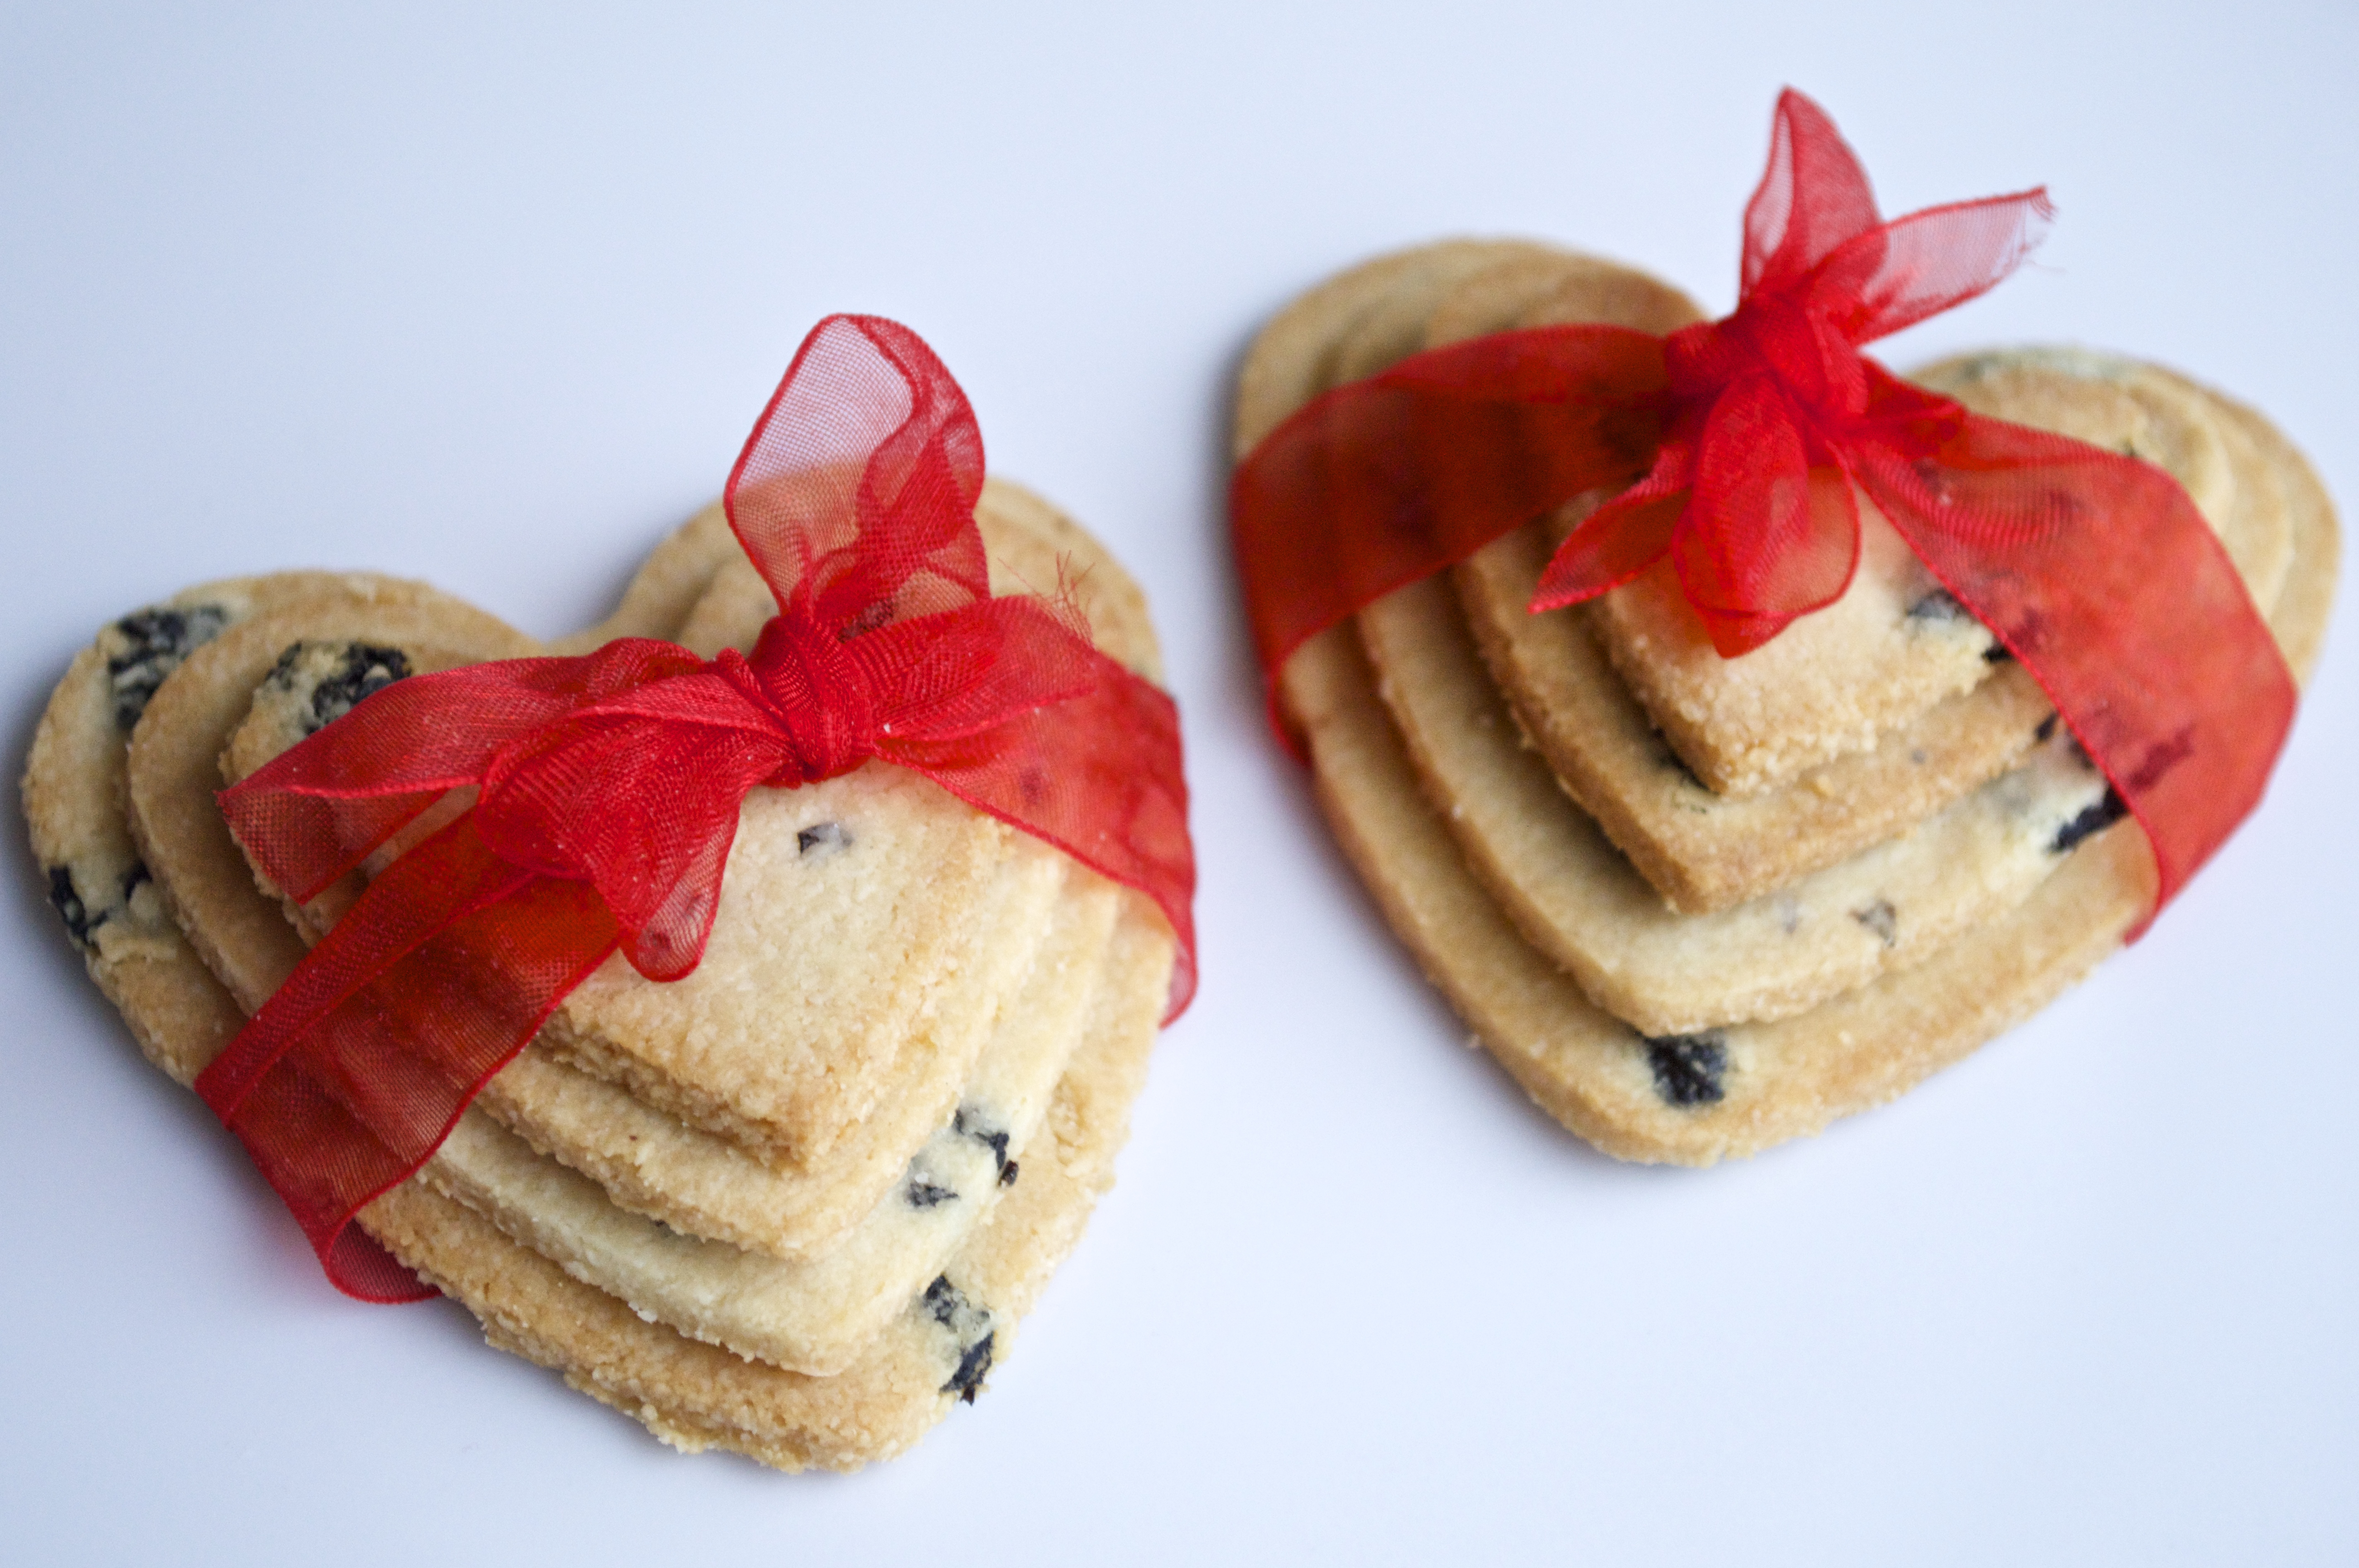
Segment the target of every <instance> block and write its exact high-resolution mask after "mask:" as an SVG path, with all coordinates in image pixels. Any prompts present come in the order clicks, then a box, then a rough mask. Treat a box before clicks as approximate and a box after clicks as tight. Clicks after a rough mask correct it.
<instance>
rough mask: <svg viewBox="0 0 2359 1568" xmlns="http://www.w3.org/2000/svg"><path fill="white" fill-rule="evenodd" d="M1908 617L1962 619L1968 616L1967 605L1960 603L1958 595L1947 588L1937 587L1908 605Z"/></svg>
mask: <svg viewBox="0 0 2359 1568" xmlns="http://www.w3.org/2000/svg"><path fill="white" fill-rule="evenodd" d="M1908 618H1909V619H1910V620H1912V621H1962V620H1963V619H1965V618H1966V607H1965V606H1964V605H1963V604H1960V603H1958V596H1957V595H1956V594H1955V593H1951V592H1950V591H1949V590H1948V589H1947V588H1936V589H1934V590H1933V591H1932V592H1931V593H1927V594H1925V595H1923V596H1922V597H1920V598H1919V599H1918V601H1917V602H1916V603H1915V604H1911V605H1909V606H1908Z"/></svg>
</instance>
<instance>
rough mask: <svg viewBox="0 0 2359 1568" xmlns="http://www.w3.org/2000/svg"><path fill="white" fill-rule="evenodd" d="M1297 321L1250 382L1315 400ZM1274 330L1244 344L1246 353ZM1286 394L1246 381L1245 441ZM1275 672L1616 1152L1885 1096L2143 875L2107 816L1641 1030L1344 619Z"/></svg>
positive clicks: (2304, 591) (1372, 827)
mask: <svg viewBox="0 0 2359 1568" xmlns="http://www.w3.org/2000/svg"><path fill="white" fill-rule="evenodd" d="M1365 270H1366V269H1361V272H1362V273H1364V272H1365ZM1354 276H1359V274H1347V275H1345V277H1346V279H1349V278H1353V277H1354ZM1339 281H1340V280H1339ZM1329 288H1330V289H1333V288H1334V286H1333V285H1330V286H1329ZM1339 292H1346V293H1347V292H1348V291H1339ZM1317 298H1318V296H1317V293H1316V292H1314V295H1312V296H1309V297H1306V299H1309V300H1312V301H1316V300H1317ZM1365 308H1366V306H1365V303H1364V301H1359V300H1348V299H1339V298H1336V297H1335V296H1334V295H1331V296H1330V298H1329V299H1327V300H1326V301H1324V302H1323V303H1321V308H1320V309H1319V310H1315V311H1312V312H1310V316H1313V317H1323V319H1324V321H1325V323H1326V327H1327V330H1330V331H1336V332H1342V331H1347V330H1348V323H1349V321H1350V320H1351V318H1352V316H1353V314H1355V313H1356V311H1357V310H1361V309H1365ZM1288 314H1289V315H1291V314H1293V311H1292V310H1289V312H1288ZM1291 326H1292V328H1293V331H1292V332H1291V334H1290V336H1289V337H1288V341H1287V343H1286V344H1285V345H1281V346H1284V347H1285V349H1286V353H1285V354H1284V355H1283V356H1282V357H1283V358H1284V360H1285V363H1282V364H1275V365H1261V366H1259V367H1258V381H1259V384H1260V385H1262V386H1264V387H1272V386H1290V387H1294V388H1296V389H1297V390H1298V392H1299V395H1301V396H1302V397H1306V398H1307V397H1309V396H1311V395H1315V393H1316V392H1317V391H1318V390H1319V389H1320V388H1319V387H1318V385H1317V377H1316V374H1315V372H1314V371H1313V370H1312V369H1310V368H1309V366H1310V365H1314V364H1315V363H1317V362H1318V361H1317V360H1316V358H1310V359H1306V358H1305V356H1304V354H1303V353H1302V348H1301V345H1306V344H1315V343H1317V342H1318V340H1319V334H1318V332H1315V331H1310V330H1306V328H1305V318H1303V317H1298V318H1297V319H1296V320H1295V321H1293V322H1292V323H1291ZM1264 349H1265V344H1264V343H1257V344H1256V349H1255V350H1254V351H1253V353H1252V354H1249V355H1248V365H1249V366H1252V365H1254V362H1255V360H1256V359H1257V358H1259V357H1261V356H1262V355H1263V354H1264ZM1330 358H1331V360H1332V356H1330ZM1242 379H1243V378H1241V381H1242ZM1286 411H1287V410H1286V409H1285V408H1281V407H1277V406H1275V405H1274V404H1273V403H1271V402H1269V401H1262V402H1259V403H1256V404H1251V405H1249V404H1248V403H1247V401H1246V400H1245V398H1244V397H1243V396H1242V395H1241V396H1240V399H1239V404H1238V420H1237V438H1238V450H1239V452H1240V453H1242V452H1245V451H1248V450H1250V448H1251V446H1252V444H1253V442H1254V441H1256V440H1257V439H1258V436H1259V434H1260V433H1262V431H1263V430H1266V428H1267V427H1268V426H1269V425H1271V424H1275V423H1276V422H1277V419H1282V418H1283V417H1284V415H1285V413H1286ZM2301 472H2302V474H2304V475H2306V474H2307V470H2306V468H2305V469H2303V470H2302V471H2301ZM2306 495H2307V497H2308V500H2307V502H2306V504H2304V505H2302V506H2296V507H2295V509H2294V510H2295V515H2296V522H2297V527H2296V543H2295V561H2294V565H2293V567H2292V569H2291V571H2290V572H2289V575H2288V590H2287V592H2286V593H2284V595H2283V597H2282V598H2281V600H2280V603H2279V605H2278V608H2277V615H2276V616H2275V617H2274V619H2273V623H2272V626H2273V629H2274V630H2275V631H2276V632H2277V635H2278V637H2279V640H2280V643H2281V645H2282V646H2283V647H2284V648H2285V649H2286V651H2287V653H2288V659H2290V660H2291V661H2292V662H2293V663H2294V665H2295V668H2296V669H2297V670H2298V671H2300V672H2303V673H2306V672H2307V670H2308V668H2309V666H2310V662H2311V660H2312V659H2314V657H2315V653H2316V649H2317V646H2318V638H2319V635H2320V631H2321V627H2322V626H2323V622H2324V617H2325V610H2326V604H2327V600H2328V598H2329V596H2330V594H2331V580H2332V572H2333V567H2334V561H2335V555H2336V545H2335V529H2334V524H2333V519H2332V512H2331V509H2330V508H2329V507H2328V506H2326V505H2325V502H2324V496H2323V493H2322V492H2321V491H2317V490H2316V489H2315V488H2314V481H2313V482H2312V484H2311V487H2310V488H2309V489H2308V490H2307V491H2306ZM1535 618H1538V617H1535ZM1280 681H1281V685H1280V691H1281V697H1282V700H1283V701H1284V702H1285V703H1286V706H1287V710H1288V714H1289V715H1290V717H1291V718H1292V719H1293V721H1294V722H1295V723H1297V724H1299V725H1301V727H1302V730H1303V734H1304V735H1305V738H1306V741H1307V743H1308V745H1309V747H1310V754H1311V760H1312V766H1313V769H1314V775H1315V780H1316V784H1317V789H1318V794H1319V798H1320V800H1321V806H1322V807H1323V808H1324V810H1325V811H1326V813H1327V815H1328V817H1329V820H1330V822H1331V823H1332V825H1333V827H1334V829H1335V832H1336V834H1337V837H1338V839H1339V840H1340V841H1341V842H1342V843H1343V846H1344V849H1345V851H1346V853H1347V854H1348V855H1350V857H1351V858H1352V859H1353V863H1354V864H1355V866H1357V867H1358V868H1359V871H1360V873H1361V876H1362V877H1363V879H1364V881H1365V882H1366V883H1367V884H1368V886H1369V887H1370V888H1371V890H1372V891H1373V892H1374V893H1375V897H1376V898H1377V900H1378V902H1379V904H1380V905H1381V906H1382V907H1383V909H1385V912H1386V917H1387V919H1388V920H1390V921H1391V922H1392V924H1393V926H1394V928H1395V929H1396V931H1398V932H1399V934H1400V935H1401V937H1402V939H1403V940H1404V941H1405V942H1408V945H1409V946H1410V948H1411V950H1412V951H1413V952H1415V953H1417V955H1418V957H1419V962H1420V963H1421V964H1422V965H1423V966H1424V967H1425V969H1426V971H1427V973H1428V974H1429V975H1431V976H1432V977H1433V979H1434V981H1435V983H1436V984H1437V985H1439V986H1440V988H1441V990H1442V991H1443V992H1444V994H1445V995H1446V996H1449V997H1450V999H1451V1002H1452V1004H1453V1006H1455V1007H1457V1009H1458V1011H1459V1012H1460V1014H1461V1016H1462V1017H1463V1018H1466V1019H1467V1021H1468V1022H1469V1023H1470V1024H1471V1025H1472V1026H1473V1029H1475V1031H1476V1034H1477V1037H1478V1038H1479V1039H1481V1040H1483V1042H1484V1044H1485V1045H1486V1046H1487V1047H1488V1048H1489V1049H1490V1050H1491V1051H1492V1052H1493V1054H1494V1055H1495V1056H1496V1057H1497V1058H1498V1059H1499V1060H1500V1062H1502V1064H1503V1065H1505V1066H1506V1068H1507V1069H1508V1071H1509V1072H1510V1073H1512V1074H1513V1075H1514V1076H1515V1077H1516V1078H1517V1081H1518V1082H1519V1083H1522V1084H1523V1085H1524V1087H1525V1089H1526V1090H1527V1093H1529V1094H1531V1095H1532V1096H1533V1098H1534V1099H1535V1100H1536V1101H1537V1102H1538V1103H1539V1104H1540V1105H1542V1107H1543V1108H1545V1109H1547V1110H1548V1111H1549V1114H1551V1115H1552V1116H1556V1117H1557V1118H1558V1119H1559V1120H1560V1121H1562V1122H1563V1123H1565V1125H1566V1126H1568V1127H1571V1128H1572V1129H1573V1130H1574V1131H1575V1132H1577V1133H1579V1134H1580V1135H1581V1136H1582V1137H1583V1138H1587V1139H1589V1140H1590V1141H1591V1142H1593V1143H1595V1144H1596V1145H1597V1146H1598V1147H1600V1148H1601V1149H1604V1150H1606V1151H1607V1152H1609V1153H1612V1154H1614V1155H1616V1156H1618V1157H1621V1158H1625V1159H1633V1160H1654V1161H1667V1162H1677V1163H1688V1164H1703V1163H1710V1162H1712V1161H1713V1160H1719V1159H1723V1158H1727V1157H1730V1156H1734V1155H1741V1154H1746V1153H1751V1152H1755V1151H1756V1150H1758V1149H1764V1148H1767V1147H1769V1146H1770V1145H1773V1144H1776V1143H1778V1142H1782V1141H1784V1140H1786V1139H1788V1138H1795V1137H1799V1136H1803V1135H1805V1134H1808V1133H1810V1132H1814V1131H1816V1130H1818V1129H1819V1128H1821V1127H1824V1126H1825V1125H1826V1124H1827V1123H1829V1122H1831V1121H1832V1120H1834V1119H1835V1118H1836V1117H1838V1116H1844V1115H1848V1114H1851V1113H1853V1112H1854V1111H1858V1110H1862V1109H1865V1108H1867V1107H1868V1106H1870V1105H1876V1104H1880V1103H1881V1102H1883V1101H1884V1100H1886V1099H1889V1098H1891V1097H1892V1096H1894V1095H1896V1094H1899V1093H1900V1092H1902V1091H1903V1090H1905V1089H1907V1088H1908V1087H1909V1086H1910V1085H1911V1084H1913V1083H1916V1082H1918V1081H1919V1079H1921V1078H1923V1077H1924V1076H1925V1075H1927V1074H1928V1073H1931V1072H1933V1071H1935V1070H1937V1069H1938V1068H1940V1067H1941V1066H1944V1065H1946V1064H1948V1063H1949V1062H1952V1061H1955V1060H1957V1059H1958V1058H1960V1057H1962V1056H1963V1055H1964V1054H1966V1053H1967V1052H1968V1051H1972V1050H1973V1048H1974V1047H1975V1046H1976V1045H1978V1044H1980V1043H1982V1042H1983V1041H1984V1040H1987V1039H1989V1038H1990V1037H1991V1036H1993V1035H1995V1034H1996V1033H1997V1032H1999V1031H2000V1030H2002V1029H2006V1027H2008V1026H2009V1025H2011V1024H2012V1023H2014V1022H2016V1021H2017V1020H2018V1019H2020V1018H2024V1017H2026V1016H2028V1014H2029V1013H2031V1012H2032V1011H2035V1010H2036V1009H2037V1008H2038V1007H2040V1006H2041V1005H2043V1004H2044V1003H2045V1002H2046V1001H2048V1000H2049V998H2051V997H2052V996H2055V995H2056V994H2057V993H2058V992H2059V991H2060V990H2061V989H2062V988H2063V987H2064V986H2066V985H2070V984H2071V982H2072V981H2073V980H2074V979H2076V978H2078V977H2079V976H2080V975H2082V974H2084V973H2085V972H2086V971H2087V970H2088V969H2089V968H2090V967H2091V966H2093V964H2095V963H2096V962H2097V961H2098V960H2099V959H2101V958H2103V957H2104V955H2105V954H2106V953H2109V952H2111V951H2112V950H2113V949H2114V946H2116V945H2117V944H2118V942H2119V941H2120V939H2121V937H2122V936H2123V934H2125V932H2126V931H2128V930H2129V929H2130V927H2131V926H2132V925H2134V924H2135V923H2136V920H2137V919H2138V918H2139V916H2140V915H2142V914H2143V912H2144V911H2145V909H2147V907H2148V906H2149V905H2150V903H2151V901H2152V898H2153V894H2154V886H2155V884H2154V877H2153V866H2152V859H2151V856H2150V855H2148V854H2147V849H2146V845H2145V841H2144V840H2143V838H2141V837H2139V836H2138V835H2137V834H2136V831H2135V829H2134V828H2129V827H2125V826H2122V825H2120V824H2118V823H2116V824H2114V825H2111V826H2106V827H2102V828H2099V829H2097V831H2094V832H2093V833H2089V834H2088V835H2087V837H2086V838H2085V840H2084V841H2083V842H2082V844H2081V845H2080V846H2079V848H2078V849H2077V850H2076V852H2075V853H2074V854H2072V855H2071V857H2070V858H2069V859H2068V860H2067V862H2066V863H2065V865H2064V866H2062V867H2061V868H2060V870H2058V871H2057V872H2056V873H2055V874H2054V875H2052V876H2050V877H2048V878H2047V879H2046V880H2045V881H2044V882H2043V883H2041V884H2040V886H2039V887H2038V889H2037V890H2036V891H2035V892H2034V893H2033V894H2032V895H2031V897H2030V898H2028V899H2027V900H2026V901H2025V902H2024V903H2023V904H2022V905H2021V906H2020V907H2018V908H2017V909H2016V910H2015V911H2014V912H2012V913H2010V914H2008V915H2007V916H2006V917H2005V918H2004V919H2002V920H1996V921H1994V922H1992V923H1991V924H1990V925H1988V926H1987V927H1985V928H1984V929H1983V930H1981V931H1974V932H1972V933H1970V934H1968V935H1967V936H1965V937H1963V938H1962V939H1960V940H1958V941H1955V942H1951V943H1950V944H1949V945H1948V946H1946V947H1944V948H1942V949H1940V951H1938V952H1936V953H1933V954H1932V955H1931V956H1930V958H1929V959H1928V960H1927V961H1926V962H1925V963H1923V964H1919V965H1918V966H1916V967H1914V968H1912V969H1908V970H1907V971H1904V972H1902V973H1899V974H1897V975H1888V976H1886V978H1884V979H1882V980H1879V981H1877V982H1876V983H1875V984H1874V985H1867V986H1864V987H1863V988H1861V989H1859V990H1857V991H1854V992H1852V993H1849V994H1848V995H1845V996H1841V997H1838V998H1836V999H1834V1000H1833V1001H1831V1002H1828V1003H1826V1004H1824V1005H1822V1006H1821V1007H1816V1008H1814V1009H1812V1010H1811V1011H1810V1012H1808V1013H1804V1014H1801V1015H1799V1016H1798V1017H1795V1018H1788V1019H1785V1020H1783V1021H1780V1022H1776V1023H1767V1024H1754V1025H1746V1026H1740V1027H1737V1028H1732V1029H1715V1030H1710V1031H1704V1032H1701V1033H1697V1034H1690V1035H1670V1036H1663V1037H1658V1038H1655V1039H1648V1038H1647V1037H1645V1036H1643V1035H1640V1034H1639V1033H1638V1032H1637V1031H1636V1030H1634V1029H1631V1028H1629V1027H1628V1026H1627V1025H1625V1024H1624V1023H1622V1022H1621V1021H1620V1020H1618V1019H1616V1018H1613V1017H1612V1016H1611V1015H1609V1014H1607V1013H1605V1012H1603V1010H1601V1009H1599V1008H1597V1007H1594V1006H1593V1004H1592V1003H1591V1002H1590V1001H1589V1000H1588V999H1587V997H1586V996H1584V995H1583V994H1582V991H1581V989H1580V987H1579V986H1578V985H1576V984H1575V983H1574V982H1573V981H1572V980H1571V978H1570V977H1569V976H1568V975H1565V974H1564V973H1563V972H1562V971H1561V970H1560V969H1558V968H1557V967H1556V966H1555V965H1553V964H1550V963H1549V961H1548V960H1547V959H1546V958H1544V957H1543V956H1542V955H1541V954H1540V953H1538V952H1537V951H1536V950H1534V949H1533V948H1532V947H1531V946H1530V945H1529V944H1528V943H1527V942H1525V941H1524V940H1523V938H1522V936H1521V933H1520V932H1519V931H1517V928H1516V926H1515V925H1514V924H1513V922H1511V921H1510V920H1508V919H1507V917H1506V914H1505V913H1504V912H1503V911H1502V910H1501V909H1499V907H1498V906H1497V904H1495V902H1494V901H1493V900H1492V899H1491V898H1489V897H1488V896H1487V894H1486V892H1485V891H1484V888H1483V887H1482V885H1481V884H1480V882H1479V881H1477V880H1476V878H1475V877H1473V875H1472V874H1471V873H1470V871H1469V870H1468V868H1467V866H1466V863H1465V860H1464V859H1463V857H1462V855H1461V853H1460V851H1459V848H1458V845H1457V844H1456V842H1455V841H1454V840H1453V839H1452V837H1451V833H1450V832H1449V830H1448V828H1447V827H1446V826H1445V825H1444V823H1443V822H1442V821H1441V820H1440V818H1439V817H1438V816H1437V815H1436V813H1435V812H1434V811H1432V809H1431V808H1430V806H1429V805H1428V804H1427V803H1426V801H1425V799H1424V797H1423V794H1422V791H1421V789H1420V788H1419V782H1418V779H1417V777H1416V773H1415V770H1414V769H1413V768H1412V767H1411V766H1410V763H1409V760H1408V756H1407V754H1406V752H1405V751H1404V749H1403V746H1402V744H1401V741H1400V738H1399V736H1398V735H1397V732H1396V731H1395V730H1394V729H1393V727H1392V725H1391V724H1390V723H1389V721H1388V719H1387V718H1386V712H1385V708H1384V705H1383V703H1382V702H1381V700H1380V699H1379V698H1378V696H1377V694H1376V693H1375V690H1374V687H1373V682H1372V681H1371V679H1370V676H1369V672H1368V670H1367V668H1366V665H1365V662H1364V659H1363V658H1362V655H1361V653H1360V649H1359V647H1358V642H1357V638H1356V637H1354V636H1353V633H1352V630H1351V628H1349V627H1335V628H1331V629H1330V630H1329V631H1327V632H1326V633H1323V634H1321V636H1320V637H1316V638H1314V639H1312V641H1310V643H1307V644H1305V645H1304V647H1303V648H1301V649H1299V651H1298V652H1297V653H1296V654H1295V656H1294V657H1293V658H1292V659H1290V660H1289V661H1288V665H1287V667H1286V669H1285V670H1283V671H1282V672H1281V677H1280Z"/></svg>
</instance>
